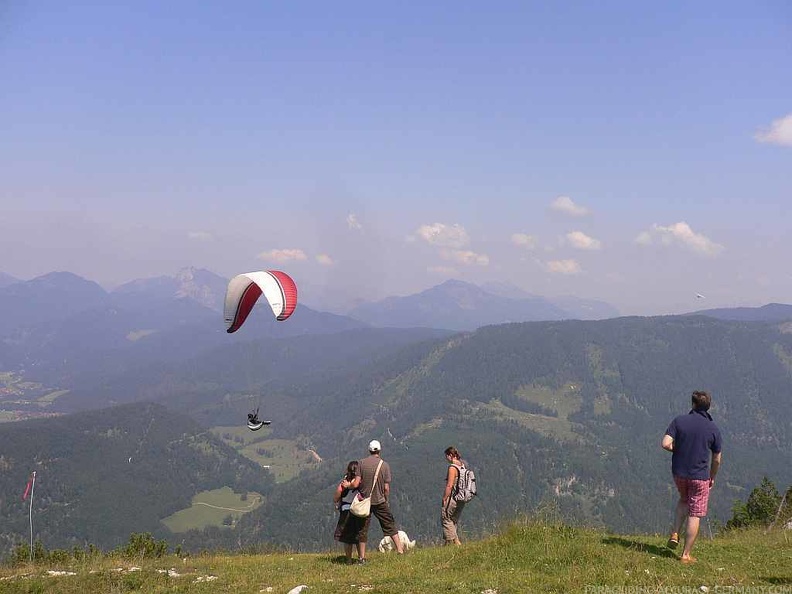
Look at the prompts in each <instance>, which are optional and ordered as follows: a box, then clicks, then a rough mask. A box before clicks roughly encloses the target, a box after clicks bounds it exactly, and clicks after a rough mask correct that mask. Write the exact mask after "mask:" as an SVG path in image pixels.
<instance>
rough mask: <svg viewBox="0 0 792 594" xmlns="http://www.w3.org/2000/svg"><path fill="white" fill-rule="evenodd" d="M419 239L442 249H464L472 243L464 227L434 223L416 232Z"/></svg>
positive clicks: (423, 226) (419, 228)
mask: <svg viewBox="0 0 792 594" xmlns="http://www.w3.org/2000/svg"><path fill="white" fill-rule="evenodd" d="M416 233H417V235H418V237H420V238H421V239H423V240H424V241H426V242H427V243H431V244H432V245H437V246H440V247H447V248H457V249H458V248H462V247H465V246H466V245H467V244H468V243H469V242H470V237H468V234H467V231H465V228H464V227H463V226H462V225H457V224H454V225H446V224H444V223H433V224H431V225H421V226H420V227H418V230H417V231H416Z"/></svg>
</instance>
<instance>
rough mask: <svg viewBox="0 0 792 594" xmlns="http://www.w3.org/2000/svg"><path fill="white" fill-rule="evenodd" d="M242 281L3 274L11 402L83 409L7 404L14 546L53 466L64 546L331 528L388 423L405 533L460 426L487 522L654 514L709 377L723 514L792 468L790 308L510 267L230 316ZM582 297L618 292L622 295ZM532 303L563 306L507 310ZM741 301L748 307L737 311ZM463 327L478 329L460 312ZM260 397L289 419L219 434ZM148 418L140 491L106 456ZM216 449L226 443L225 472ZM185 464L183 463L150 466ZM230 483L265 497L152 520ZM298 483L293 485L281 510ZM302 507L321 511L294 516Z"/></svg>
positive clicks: (3, 464) (120, 450)
mask: <svg viewBox="0 0 792 594" xmlns="http://www.w3.org/2000/svg"><path fill="white" fill-rule="evenodd" d="M226 282H227V280H226V279H223V278H222V277H219V276H217V275H214V274H213V273H211V272H208V271H201V270H192V269H188V270H184V271H181V272H180V273H179V274H178V275H176V276H174V277H160V278H156V279H144V280H138V281H134V282H132V283H128V284H126V285H124V286H122V287H119V288H118V289H116V290H114V291H111V292H107V291H105V290H104V289H102V288H101V287H100V286H98V285H97V284H96V283H93V282H92V281H89V280H86V279H82V278H80V277H78V276H76V275H73V274H70V273H51V274H49V275H44V276H42V277H39V278H37V279H33V280H31V281H16V282H12V283H11V284H8V285H6V286H5V287H2V288H0V306H2V307H4V311H11V312H14V315H9V316H6V318H5V319H4V320H3V321H2V324H3V325H2V331H1V332H0V415H3V416H1V417H0V418H5V419H6V420H10V419H18V418H25V417H31V416H46V415H52V414H55V413H58V414H60V413H72V414H70V415H69V416H66V417H57V418H48V419H38V420H30V421H23V422H20V423H0V471H2V472H3V473H4V478H6V477H7V478H9V481H8V482H7V481H5V480H4V481H3V485H4V488H3V492H2V493H0V517H2V518H3V525H4V526H8V528H7V529H4V531H3V534H2V535H1V536H3V537H4V538H5V542H6V544H7V545H9V544H11V543H12V542H13V541H14V539H15V538H16V539H19V538H21V536H20V534H22V533H23V532H24V521H23V520H24V518H22V519H20V518H19V517H18V516H19V514H20V513H21V512H22V511H23V510H22V507H21V506H20V505H19V503H18V497H19V494H15V492H16V490H19V488H20V486H24V477H25V476H26V474H27V473H28V472H30V470H31V469H36V468H38V469H39V470H40V471H41V481H42V482H41V485H40V487H41V490H40V496H41V498H40V499H37V503H36V505H37V506H38V507H37V513H38V514H41V515H43V516H46V514H51V515H52V517H53V520H52V521H51V522H50V523H49V524H48V525H47V527H46V529H45V528H42V529H41V530H42V532H41V535H42V536H45V537H46V538H47V539H48V545H49V546H65V545H68V546H71V545H72V544H74V543H76V542H79V541H80V540H81V539H82V540H84V541H87V540H94V541H95V542H97V543H99V542H101V543H102V544H103V545H107V546H113V545H114V543H121V542H124V541H125V540H126V538H127V537H128V532H129V531H130V530H132V528H131V527H132V526H134V527H136V528H138V529H139V530H146V531H148V530H151V531H153V532H155V533H157V535H158V536H160V537H167V538H178V539H180V541H184V543H185V544H186V545H190V546H194V547H195V548H202V547H206V546H210V547H225V548H229V547H234V546H240V545H242V546H245V545H252V544H256V543H262V542H265V543H272V544H276V545H288V546H293V547H299V548H303V549H314V550H315V549H321V548H327V547H329V546H331V545H332V525H333V523H334V521H335V513H334V511H333V510H332V507H331V506H328V505H327V502H328V501H329V500H330V496H331V491H332V487H333V485H334V482H335V480H336V479H337V476H338V475H339V474H340V473H341V472H342V469H343V467H344V465H345V463H346V461H347V460H348V459H351V458H353V457H358V456H362V455H363V454H364V452H365V444H366V443H367V442H368V440H370V439H372V438H377V439H380V440H381V441H382V442H383V444H384V447H385V452H386V458H388V459H389V460H390V461H391V463H392V465H393V468H394V499H393V506H394V510H395V512H396V517H397V520H398V521H399V523H400V525H401V526H403V527H405V528H407V529H408V532H409V533H410V534H411V536H417V537H419V538H421V539H424V540H425V539H431V538H436V537H437V518H436V511H437V510H436V507H437V505H436V503H437V502H436V500H437V493H438V485H439V484H440V483H441V481H442V474H443V463H442V456H441V453H442V450H443V448H444V447H446V446H447V445H450V444H454V445H457V446H458V447H459V448H460V449H461V450H462V452H463V454H464V455H465V456H466V457H467V458H468V459H469V461H470V462H471V463H472V464H473V465H474V466H475V467H476V469H477V471H478V473H477V474H478V475H479V476H480V481H481V497H480V500H479V501H476V502H474V504H472V505H471V507H470V513H468V514H466V528H467V529H468V530H469V531H470V532H471V533H475V532H483V531H486V530H487V529H488V527H491V526H494V525H496V524H497V522H498V521H499V518H502V517H503V516H511V515H515V514H518V513H522V512H529V511H531V510H533V509H535V508H536V507H537V506H539V505H541V504H544V503H546V502H547V501H553V502H554V503H555V504H556V505H557V506H558V507H559V510H560V512H561V513H562V514H563V515H564V517H565V518H566V519H568V520H569V521H572V522H581V523H593V524H598V525H604V526H608V527H611V528H614V529H618V530H621V531H624V532H630V531H662V530H664V528H665V523H666V522H667V520H668V517H669V514H670V509H671V508H670V505H671V504H672V503H673V498H674V495H673V492H672V490H671V483H670V481H669V480H668V478H669V477H668V472H669V470H668V465H669V460H668V457H667V456H666V455H665V452H662V451H661V450H660V449H659V447H658V445H657V444H658V441H659V437H660V436H661V434H662V431H664V429H665V427H666V426H667V424H668V422H669V421H670V418H671V417H672V416H673V415H675V414H679V413H683V412H685V411H686V409H687V406H688V402H689V394H690V391H691V390H692V389H696V388H705V389H710V390H712V391H713V393H714V394H715V399H716V400H715V402H716V405H715V407H714V409H713V414H714V415H715V417H716V419H717V420H718V422H719V424H721V427H722V429H723V430H724V434H725V436H726V437H725V443H726V447H725V453H724V458H725V462H724V466H723V470H722V474H721V479H720V480H719V491H718V492H717V496H714V497H713V504H712V505H713V508H712V509H713V511H712V514H711V515H712V517H713V518H715V519H717V520H719V521H721V522H725V520H727V519H728V513H729V510H730V508H731V504H732V502H733V501H734V499H735V498H737V497H740V496H741V495H743V494H744V493H745V492H746V490H750V489H751V488H752V487H753V486H755V485H756V483H757V482H758V481H759V480H760V479H761V476H762V475H763V474H768V475H769V476H771V477H772V478H773V479H774V480H775V481H776V482H777V484H779V485H782V486H784V487H785V486H786V484H788V483H789V482H790V481H792V474H790V473H791V472H792V471H790V470H789V467H788V464H787V463H786V462H788V460H789V459H790V456H791V455H792V450H790V447H792V446H790V443H792V440H791V439H790V438H791V437H792V434H790V426H792V401H790V400H789V397H788V395H789V393H791V392H792V338H790V337H792V334H790V327H791V326H790V324H789V320H792V312H790V309H792V308H790V306H785V305H779V304H772V305H769V306H766V307H765V308H754V309H752V310H750V311H736V310H715V311H712V312H706V311H705V312H696V313H697V314H699V315H688V316H665V317H658V318H640V317H629V318H615V319H603V320H581V319H568V318H571V317H574V316H572V315H571V314H570V309H563V308H562V307H561V304H560V303H558V304H554V303H550V302H549V301H546V300H543V299H542V298H538V297H532V296H527V295H523V294H521V293H519V292H515V291H514V289H513V288H509V287H503V286H500V287H493V286H489V287H486V288H483V287H476V286H474V285H469V284H467V283H460V282H457V281H449V282H447V283H444V284H442V285H439V286H437V287H434V288H433V289H430V290H428V291H425V292H423V293H420V294H417V295H413V296H408V297H403V298H392V299H389V300H385V301H383V302H381V303H379V304H368V305H367V306H366V307H361V308H356V310H354V311H353V312H350V313H355V315H357V316H358V318H353V317H351V316H340V315H334V314H328V313H324V312H319V311H315V310H313V309H310V308H307V307H304V306H301V307H298V309H297V311H296V312H295V314H294V316H293V317H292V319H290V320H289V321H288V322H286V323H277V322H275V321H274V319H273V318H272V316H271V314H270V313H269V312H268V311H263V310H259V311H256V312H254V314H253V315H252V316H251V318H250V319H249V320H248V323H247V324H246V325H245V326H244V327H243V329H242V330H241V331H240V332H238V333H236V334H234V335H228V334H227V333H225V331H224V327H223V324H222V320H221V318H220V309H221V307H222V297H223V295H224V292H225V285H226ZM570 304H571V305H570ZM572 306H574V307H589V308H591V310H590V313H591V315H592V316H593V315H594V312H596V313H597V316H599V315H603V314H606V313H607V312H608V306H607V304H596V303H591V302H581V301H574V300H572V301H570V302H568V304H567V307H572ZM361 312H362V313H361ZM385 312H391V313H392V316H391V317H388V316H386V315H385ZM538 312H544V313H545V314H546V316H547V318H548V319H546V320H545V321H534V322H524V321H512V322H510V323H501V322H505V321H508V320H512V319H519V317H520V316H527V315H539V314H538ZM785 312H790V313H789V315H787V314H786V313H785ZM746 315H749V316H750V318H748V319H755V320H756V321H741V319H738V320H733V319H730V316H731V317H734V316H746ZM579 317H583V316H579ZM604 317H607V316H604ZM716 318H720V319H716ZM742 319H746V318H742ZM437 320H439V321H440V323H437V324H434V323H433V322H435V321H437ZM402 324H403V325H405V326H409V327H401V328H400V327H399V326H401V325H402ZM378 326H382V327H378ZM422 326H423V327H422ZM432 326H435V327H434V328H433V327H432ZM471 326H473V327H476V328H478V329H476V330H466V331H461V332H459V331H456V329H457V328H466V327H471ZM150 401H156V402H158V403H160V404H161V405H164V406H165V407H167V409H168V410H166V409H164V408H162V407H154V408H151V407H150V405H149V404H146V402H150ZM118 405H123V406H126V408H124V407H123V406H122V407H119V406H118ZM108 406H112V408H105V407H108ZM256 406H261V407H262V412H263V413H264V414H265V415H266V416H267V418H271V419H273V425H272V426H271V427H270V428H269V429H268V430H267V432H262V433H261V434H258V435H257V436H256V438H257V439H258V438H259V437H261V439H262V440H263V441H261V442H260V443H259V444H255V445H253V446H250V447H247V448H243V447H241V446H240V447H238V448H233V447H232V448H227V447H220V446H218V445H217V444H218V443H219V442H217V440H216V439H215V438H214V437H212V436H210V435H208V434H206V433H205V429H206V428H207V427H226V426H231V427H233V426H240V427H244V425H243V423H244V419H245V415H246V413H247V412H249V410H250V409H251V408H253V407H256ZM102 408H104V410H99V411H92V410H91V409H102ZM174 415H175V416H174ZM182 421H183V422H182ZM196 421H197V423H196ZM144 425H145V426H151V427H155V428H156V432H155V433H156V438H155V435H154V434H151V438H149V437H148V436H147V435H148V434H146V436H144V433H145V431H146V428H145V427H144ZM151 431H153V429H151ZM245 431H246V430H245ZM249 433H250V432H247V434H246V435H247V437H246V438H245V439H248V438H250V435H249ZM141 440H142V441H141ZM147 440H149V441H150V442H151V444H152V450H151V452H150V455H149V456H148V457H147V458H146V459H145V463H143V462H141V465H142V467H141V468H138V469H137V470H135V471H134V473H133V476H130V477H128V478H130V479H134V480H135V481H137V482H138V485H137V486H138V487H140V488H141V489H143V491H142V492H141V493H145V494H140V495H136V496H135V499H134V504H133V503H125V502H124V500H123V497H122V496H121V495H118V493H120V492H121V491H123V490H124V489H123V488H121V487H122V486H123V485H124V484H126V483H124V482H123V481H122V482H121V483H119V485H120V486H121V487H119V486H112V481H113V476H114V474H115V473H117V472H123V470H122V469H123V468H128V467H127V466H124V465H123V464H127V465H129V461H128V458H129V457H130V454H129V452H131V451H134V452H137V450H138V449H140V446H139V444H140V443H145V442H146V441H147ZM243 441H244V440H243ZM229 443H231V442H229ZM286 443H288V444H292V445H291V446H289V447H294V448H296V450H295V451H297V450H299V451H301V452H309V451H310V452H313V455H315V456H316V457H317V458H318V459H321V463H320V464H318V465H315V466H302V467H300V468H301V469H302V472H297V471H295V472H294V473H293V474H291V475H289V476H288V478H289V479H290V480H286V479H282V482H281V483H280V484H277V485H273V484H272V475H271V474H270V472H269V471H266V470H263V469H261V467H260V466H255V465H254V466H252V467H251V466H250V465H251V460H256V459H260V456H263V455H265V454H266V455H274V454H273V451H274V450H276V449H277V448H282V447H284V446H283V444H286ZM136 444H137V445H136ZM155 444H156V445H155ZM169 444H170V445H169ZM177 444H193V445H192V446H189V447H190V448H193V449H196V448H197V450H198V451H199V452H198V453H195V452H193V451H192V449H189V448H188V449H187V450H173V449H172V448H174V447H176V446H177ZM232 445H233V444H232ZM179 447H181V446H179ZM168 448H171V449H168ZM251 448H252V449H251ZM209 450H211V451H215V452H220V451H222V452H223V453H222V456H220V458H215V459H214V462H213V461H212V459H207V458H203V457H201V455H199V454H200V451H209ZM140 451H141V452H142V449H140ZM168 452H171V453H168ZM257 452H259V453H257ZM261 452H264V453H261ZM194 454H195V455H194ZM104 456H106V458H105V457H104ZM257 456H258V458H257ZM221 459H222V462H221V461H219V460H221ZM122 462H123V464H122ZM281 463H284V464H285V463H286V462H284V461H283V460H280V461H279V462H278V464H281ZM207 464H208V465H209V467H211V466H212V464H216V465H217V469H218V472H217V474H216V476H214V478H213V476H212V473H211V472H210V473H208V474H207V473H206V468H207ZM177 468H178V470H176V469H177ZM251 468H252V469H253V470H254V471H256V472H254V473H253V474H250V469H251ZM242 469H247V470H244V471H243V470H242ZM129 470H130V471H131V470H132V469H129ZM138 471H140V472H138ZM174 472H178V473H179V475H178V480H177V481H175V482H171V483H168V484H167V485H162V486H156V485H148V482H149V481H156V477H158V476H163V475H168V474H170V473H174ZM273 472H274V471H273ZM64 473H65V474H64ZM135 473H137V474H135ZM257 473H260V474H257ZM255 476H259V477H261V478H263V479H265V480H264V482H263V483H262V482H257V480H258V479H256V478H255ZM11 479H13V480H11ZM125 480H126V479H125ZM106 481H110V483H108V484H105V482H106ZM147 485H148V486H147ZM168 485H169V486H168ZM223 486H229V487H233V488H235V489H242V490H244V489H249V490H256V491H257V492H259V493H261V495H262V496H263V497H264V499H263V502H262V505H261V507H260V508H258V509H256V510H255V511H252V512H250V513H247V514H245V515H244V516H243V517H242V518H241V519H240V520H239V522H238V524H236V526H235V527H233V528H232V527H230V526H229V527H217V528H213V529H209V530H207V531H201V532H189V533H184V534H180V535H178V536H177V535H173V534H170V533H169V532H168V529H167V528H165V526H164V525H161V524H159V523H158V520H161V519H163V517H164V516H165V515H168V514H171V513H173V511H175V510H176V509H177V508H183V507H186V506H189V501H190V498H191V497H192V495H194V494H195V493H196V492H198V491H200V490H202V489H217V488H220V487H223ZM165 487H167V488H165ZM254 487H255V488H254ZM119 488H120V489H121V490H120V491H119ZM169 489H170V490H169ZM175 492H178V496H176V495H174V493H175ZM147 497H148V498H150V502H149V503H150V504H146V505H141V501H146V498H147ZM284 501H289V502H292V503H290V505H289V506H288V509H286V510H284V508H283V506H282V503H283V502H284ZM114 514H126V515H125V517H124V519H123V521H113V520H111V519H110V518H112V517H113V515H114ZM91 517H94V518H95V519H97V520H96V521H95V522H90V523H89V524H85V523H86V522H87V521H88V520H87V518H91ZM295 517H299V518H300V522H301V523H305V524H306V525H311V526H312V527H314V529H313V530H312V531H310V533H307V532H306V533H302V532H299V531H294V530H293V523H294V518H295ZM83 524H85V525H84V526H83ZM20 526H21V528H20ZM103 530H104V532H102V531H103ZM101 534H104V536H99V535H101Z"/></svg>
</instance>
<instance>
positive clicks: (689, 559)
mask: <svg viewBox="0 0 792 594" xmlns="http://www.w3.org/2000/svg"><path fill="white" fill-rule="evenodd" d="M679 560H680V561H681V562H682V563H683V564H684V565H690V564H692V563H695V562H696V561H698V559H696V558H695V557H690V556H689V557H682V558H680V559H679Z"/></svg>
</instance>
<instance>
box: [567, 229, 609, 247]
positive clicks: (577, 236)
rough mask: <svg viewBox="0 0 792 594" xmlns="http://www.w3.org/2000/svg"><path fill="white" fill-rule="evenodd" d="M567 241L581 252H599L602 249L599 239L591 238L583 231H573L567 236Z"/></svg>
mask: <svg viewBox="0 0 792 594" xmlns="http://www.w3.org/2000/svg"><path fill="white" fill-rule="evenodd" d="M566 239H567V241H568V242H569V243H570V244H571V245H572V247H575V248H577V249H579V250H598V249H600V248H601V247H602V243H601V242H600V240H599V239H594V238H593V237H589V236H588V235H586V234H585V233H583V232H582V231H572V232H571V233H567V234H566Z"/></svg>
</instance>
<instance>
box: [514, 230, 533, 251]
mask: <svg viewBox="0 0 792 594" xmlns="http://www.w3.org/2000/svg"><path fill="white" fill-rule="evenodd" d="M511 242H512V243H513V244H514V245H516V246H519V247H524V248H527V249H529V250H532V249H534V248H535V247H536V238H535V237H534V236H533V235H527V234H525V233H514V234H512V236H511Z"/></svg>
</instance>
